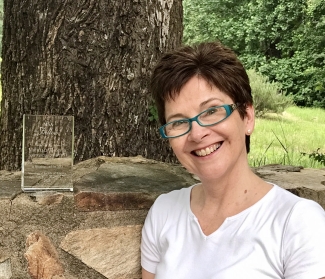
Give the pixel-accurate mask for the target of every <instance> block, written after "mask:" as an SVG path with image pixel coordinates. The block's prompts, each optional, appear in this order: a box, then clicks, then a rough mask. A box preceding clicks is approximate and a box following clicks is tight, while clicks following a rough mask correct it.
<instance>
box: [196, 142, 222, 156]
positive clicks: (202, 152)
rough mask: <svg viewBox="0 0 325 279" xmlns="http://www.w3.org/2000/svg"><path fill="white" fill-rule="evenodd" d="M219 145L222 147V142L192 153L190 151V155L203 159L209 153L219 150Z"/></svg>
mask: <svg viewBox="0 0 325 279" xmlns="http://www.w3.org/2000/svg"><path fill="white" fill-rule="evenodd" d="M221 145H222V142H219V143H216V144H213V145H211V146H209V147H206V148H201V149H197V150H194V151H192V154H193V155H196V156H199V157H205V156H208V155H210V154H211V153H214V152H215V151H216V150H218V149H219V148H220V146H221Z"/></svg>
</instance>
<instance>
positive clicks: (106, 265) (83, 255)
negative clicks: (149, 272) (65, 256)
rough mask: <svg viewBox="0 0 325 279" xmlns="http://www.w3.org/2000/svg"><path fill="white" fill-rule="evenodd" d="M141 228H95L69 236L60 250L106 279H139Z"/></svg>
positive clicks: (62, 243) (138, 226) (78, 231)
mask: <svg viewBox="0 0 325 279" xmlns="http://www.w3.org/2000/svg"><path fill="white" fill-rule="evenodd" d="M141 228H142V225H134V226H121V227H115V228H95V229H88V230H77V231H74V232H71V233H69V234H68V235H67V236H66V237H65V238H64V240H63V241H62V242H61V244H60V248H61V249H63V250H64V251H66V252H67V253H69V254H71V255H73V256H75V257H76V258H77V259H79V260H81V261H82V262H83V263H85V264H86V265H88V266H89V267H91V268H93V269H95V270H96V271H98V272H99V273H101V274H102V275H104V276H105V277H106V278H111V279H131V278H132V279H140V278H141V266H140V241H141Z"/></svg>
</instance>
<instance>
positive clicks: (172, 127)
mask: <svg viewBox="0 0 325 279" xmlns="http://www.w3.org/2000/svg"><path fill="white" fill-rule="evenodd" d="M238 106H239V105H238V104H231V105H222V106H215V107H211V108H208V109H207V110H205V111H202V112H201V113H200V114H198V115H197V116H194V117H192V118H184V119H179V120H175V121H172V122H169V123H167V124H165V125H164V126H161V127H160V128H159V132H160V135H161V136H162V138H164V139H170V138H177V137H180V136H183V135H185V134H187V133H188V132H189V131H191V129H192V122H193V121H196V122H197V123H198V124H199V125H200V126H202V127H209V126H213V125H216V124H218V123H220V122H221V121H223V120H225V119H226V118H228V117H229V116H230V115H231V114H232V112H233V111H234V110H235V109H237V108H238Z"/></svg>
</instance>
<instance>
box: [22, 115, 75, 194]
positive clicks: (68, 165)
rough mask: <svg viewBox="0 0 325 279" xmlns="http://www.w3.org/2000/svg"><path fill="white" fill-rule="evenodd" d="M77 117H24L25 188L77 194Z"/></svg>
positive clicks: (23, 157) (23, 184)
mask: <svg viewBox="0 0 325 279" xmlns="http://www.w3.org/2000/svg"><path fill="white" fill-rule="evenodd" d="M73 143H74V118H73V116H57V115H24V118H23V147H22V178H21V188H22V190H23V191H24V192H27V191H33V192H35V191H41V190H50V191H55V190H58V191H73V184H72V167H73V153H74V150H73Z"/></svg>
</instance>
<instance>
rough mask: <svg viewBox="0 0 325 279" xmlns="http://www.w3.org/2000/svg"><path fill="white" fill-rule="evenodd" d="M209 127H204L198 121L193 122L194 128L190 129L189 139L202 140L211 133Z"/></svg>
mask: <svg viewBox="0 0 325 279" xmlns="http://www.w3.org/2000/svg"><path fill="white" fill-rule="evenodd" d="M209 133H210V129H209V127H202V126H200V125H199V123H197V122H196V121H193V122H192V128H191V130H190V131H189V135H188V140H190V141H195V142H200V141H201V140H202V139H203V138H204V137H206V136H207V135H209Z"/></svg>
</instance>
